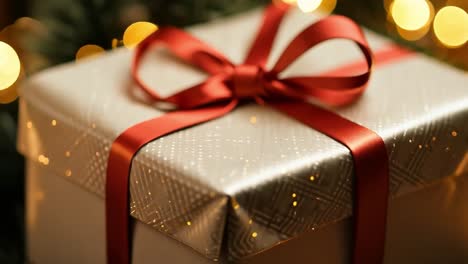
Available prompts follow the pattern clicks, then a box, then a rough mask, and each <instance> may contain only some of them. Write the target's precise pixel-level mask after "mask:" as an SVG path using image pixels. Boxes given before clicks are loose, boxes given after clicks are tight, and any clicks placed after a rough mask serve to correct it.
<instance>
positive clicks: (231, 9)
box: [0, 0, 468, 264]
mask: <svg viewBox="0 0 468 264" xmlns="http://www.w3.org/2000/svg"><path fill="white" fill-rule="evenodd" d="M275 1H283V2H287V3H290V4H293V5H297V6H298V8H300V9H301V10H302V11H303V12H321V13H323V14H324V15H327V14H330V13H339V14H344V15H347V16H350V17H352V18H353V19H355V20H356V21H358V22H359V23H361V24H363V25H364V26H366V27H368V28H370V29H372V30H375V31H377V32H380V33H382V34H384V35H387V36H388V37H390V38H392V39H394V40H395V41H397V42H398V43H400V44H402V45H405V46H409V47H411V48H413V49H416V50H418V51H420V52H424V53H426V54H428V55H429V56H433V57H435V58H436V59H438V60H440V61H442V62H444V63H447V64H450V65H451V66H452V67H458V68H460V69H462V70H464V71H466V70H468V45H467V44H466V42H467V40H468V15H467V13H466V11H467V10H468V1H467V0H354V1H344V0H343V1H341V0H275ZM270 2H271V0H197V1H193V0H0V201H1V202H2V204H3V206H2V209H1V210H2V211H1V213H0V263H2V264H3V263H5V264H9V263H24V262H25V260H24V229H23V219H24V213H23V208H24V206H23V202H24V198H23V196H24V191H23V188H24V180H23V160H22V158H21V156H20V155H19V154H18V153H17V152H16V146H15V144H16V143H15V142H16V122H17V108H18V94H17V88H18V85H19V84H20V83H21V80H23V79H24V78H26V77H27V76H29V75H31V74H34V73H35V72H37V71H40V70H42V69H45V68H47V67H53V66H54V65H57V64H60V63H65V62H69V61H74V60H80V59H83V58H85V57H88V56H100V55H102V54H104V53H105V52H107V51H108V50H112V49H114V48H118V47H120V46H127V47H129V46H132V45H135V44H137V43H138V42H139V41H141V40H142V39H143V38H144V37H145V36H147V35H148V34H150V33H152V32H153V31H155V30H157V29H158V26H161V25H165V24H172V25H177V26H181V27H183V26H187V25H191V24H196V23H201V22H205V21H209V20H213V19H216V18H218V17H221V16H227V15H231V14H234V13H238V12H242V11H245V10H248V9H251V8H254V7H257V6H260V5H265V4H267V3H270ZM445 88H446V87H441V89H445ZM467 89H468V87H467Z"/></svg>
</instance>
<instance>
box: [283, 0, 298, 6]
mask: <svg viewBox="0 0 468 264" xmlns="http://www.w3.org/2000/svg"><path fill="white" fill-rule="evenodd" d="M282 1H283V3H286V4H290V5H293V4H295V3H296V2H297V0H282Z"/></svg>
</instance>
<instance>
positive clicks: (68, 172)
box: [65, 169, 72, 177]
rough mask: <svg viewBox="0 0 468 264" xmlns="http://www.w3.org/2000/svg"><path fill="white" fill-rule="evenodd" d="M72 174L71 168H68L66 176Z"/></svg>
mask: <svg viewBox="0 0 468 264" xmlns="http://www.w3.org/2000/svg"><path fill="white" fill-rule="evenodd" d="M71 175H72V171H71V170H69V169H68V170H66V171H65V176H67V177H70V176H71Z"/></svg>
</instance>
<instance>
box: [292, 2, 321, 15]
mask: <svg viewBox="0 0 468 264" xmlns="http://www.w3.org/2000/svg"><path fill="white" fill-rule="evenodd" d="M321 3H322V0H297V6H298V7H299V9H301V11H302V12H304V13H310V12H313V11H315V10H316V9H317V8H318V7H319V6H320V4H321Z"/></svg>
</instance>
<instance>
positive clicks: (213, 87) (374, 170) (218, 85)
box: [106, 5, 408, 264]
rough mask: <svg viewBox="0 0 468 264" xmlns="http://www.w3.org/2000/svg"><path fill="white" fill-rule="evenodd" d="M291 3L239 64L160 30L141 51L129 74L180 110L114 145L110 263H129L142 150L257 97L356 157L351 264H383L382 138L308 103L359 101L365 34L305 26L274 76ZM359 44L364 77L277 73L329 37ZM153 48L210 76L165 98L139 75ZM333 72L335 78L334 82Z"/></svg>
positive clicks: (267, 20) (392, 52)
mask: <svg viewBox="0 0 468 264" xmlns="http://www.w3.org/2000/svg"><path fill="white" fill-rule="evenodd" d="M287 10H288V6H287V5H271V6H270V7H268V8H267V9H266V11H265V14H264V18H263V23H262V26H261V28H260V31H259V33H258V35H257V38H256V39H255V41H254V43H253V46H252V48H251V49H250V52H249V53H248V56H247V58H246V60H245V62H244V64H241V65H234V64H233V63H231V62H230V61H229V60H228V59H227V58H225V57H224V56H223V55H222V54H221V53H220V52H218V51H216V50H215V49H213V48H211V47H210V46H208V45H207V44H205V43H203V42H201V41H199V40H197V39H196V38H194V37H192V36H190V35H188V34H187V33H185V32H184V31H181V30H179V29H176V28H172V27H168V28H162V29H160V30H158V31H156V32H155V33H154V34H152V35H150V36H149V37H148V38H147V39H145V40H144V41H143V42H142V43H141V44H140V45H139V46H138V48H137V50H136V55H135V58H134V62H133V67H132V75H133V77H134V79H135V81H136V83H137V84H138V86H139V87H140V88H141V89H142V90H143V91H144V92H145V93H146V94H147V95H148V96H149V97H150V98H152V99H153V100H154V101H156V102H167V103H172V104H174V105H175V106H177V108H178V110H176V111H173V112H169V113H167V114H165V115H163V116H160V117H157V118H154V119H151V120H147V121H144V122H142V123H139V124H137V125H135V126H133V127H130V128H129V129H127V130H126V131H125V132H123V133H122V134H121V135H120V136H119V137H118V138H117V139H116V140H115V141H114V143H113V144H112V147H111V151H110V156H109V160H108V167H107V179H106V231H107V262H108V263H109V264H128V263H130V258H131V255H130V252H131V248H130V231H129V175H130V169H131V163H132V159H133V157H134V156H135V154H136V153H137V152H138V151H139V149H141V148H142V147H143V146H144V145H145V144H147V143H149V142H151V141H153V140H155V139H157V138H159V137H161V136H164V135H167V134H170V133H173V132H175V131H178V130H181V129H184V128H187V127H190V126H194V125H198V124H200V123H203V122H207V121H210V120H213V119H215V118H218V117H221V116H223V115H225V114H227V113H229V112H230V111H232V110H233V109H234V108H235V107H236V106H237V105H238V104H239V102H240V101H245V100H248V99H255V100H256V101H257V102H258V103H261V104H266V105H268V106H270V107H272V108H274V109H276V110H278V111H280V112H283V113H285V114H286V115H288V116H290V117H292V118H295V119H297V120H299V121H300V122H302V123H303V124H305V125H307V126H310V127H311V128H313V129H316V130H318V131H320V132H321V133H324V134H326V135H328V136H330V137H331V138H333V139H335V140H337V141H339V142H341V143H342V144H343V145H345V146H346V147H347V148H349V150H350V151H351V153H352V156H353V159H354V171H355V175H356V180H355V186H356V187H355V189H356V191H355V202H354V213H353V216H354V249H353V263H354V264H378V263H382V260H383V253H384V243H385V226H386V214H387V199H388V157H387V151H386V148H385V144H384V142H383V140H382V139H381V138H380V136H378V135H377V134H376V133H374V132H373V131H371V130H369V129H367V128H365V127H362V126H360V125H358V124H356V123H354V122H352V121H349V120H347V119H344V118H342V117H340V116H339V115H337V114H335V113H333V112H331V111H328V110H325V109H322V108H320V107H318V106H315V105H313V104H310V103H309V101H310V99H315V100H319V101H320V102H322V103H325V104H328V105H334V106H339V105H344V104H349V103H351V102H353V101H355V100H356V99H357V98H358V97H359V96H360V95H361V94H362V93H363V92H364V90H365V87H366V85H367V82H368V80H369V77H370V69H371V67H372V65H373V63H374V60H373V57H372V53H371V50H370V48H369V45H368V43H367V41H366V39H365V37H364V35H363V32H362V31H361V29H360V28H359V26H358V25H357V24H355V23H354V22H353V21H352V20H350V19H348V18H346V17H343V16H330V17H327V18H325V19H322V20H320V21H319V22H317V23H315V24H313V25H311V26H309V27H307V28H306V29H305V30H304V31H302V32H301V33H300V34H299V35H298V36H297V37H296V38H294V39H293V40H292V42H291V43H290V44H289V46H288V47H287V48H286V50H285V51H284V52H283V54H282V55H281V56H280V57H279V59H278V61H277V63H276V64H275V66H274V67H273V68H272V69H271V70H267V69H265V65H266V62H267V59H268V56H269V54H270V51H271V48H272V46H273V42H274V38H275V36H276V34H277V31H278V28H279V26H280V23H281V21H282V19H283V17H284V15H285V13H286V11H287ZM337 38H340V39H348V40H351V41H353V42H355V43H356V44H357V45H358V47H359V48H360V50H361V52H362V53H363V55H364V57H365V63H364V66H366V67H365V68H366V70H365V72H364V73H362V74H359V75H354V76H347V75H348V74H349V72H350V70H352V71H354V70H356V69H357V68H361V67H360V66H363V63H357V64H354V65H348V66H346V67H343V68H340V69H337V70H334V71H332V72H329V73H328V74H326V75H320V76H300V77H289V78H279V77H278V75H279V73H281V72H282V71H283V70H285V69H286V68H287V67H288V66H289V65H291V64H292V63H293V62H294V61H295V60H296V59H298V58H299V57H300V56H301V55H302V54H304V53H305V52H306V51H307V50H309V49H311V48H312V47H314V46H315V45H317V44H320V43H321V42H324V41H326V40H329V39H337ZM155 45H164V46H165V47H167V48H168V49H169V50H170V51H171V52H172V53H173V54H174V55H175V56H177V57H178V58H180V59H181V60H183V61H185V62H186V63H189V64H192V65H194V66H196V67H198V68H200V69H202V70H204V71H205V72H207V73H208V74H209V75H210V76H209V77H208V78H207V80H206V81H204V82H202V83H200V84H197V85H195V86H192V87H190V88H188V89H185V90H183V91H181V92H179V93H176V94H174V95H172V96H169V97H167V98H162V97H161V96H159V95H158V94H157V93H156V92H155V91H154V90H153V89H151V88H149V87H148V86H146V85H145V84H144V83H143V81H142V79H141V78H140V77H139V74H138V67H139V64H140V62H141V59H142V57H143V55H144V54H145V53H146V52H147V51H148V49H149V48H150V47H152V46H155ZM405 54H408V52H407V51H405V50H402V49H399V48H396V47H391V48H390V49H388V50H385V51H383V52H380V53H378V54H375V55H376V58H377V62H380V63H382V62H386V61H389V60H393V59H396V58H399V57H401V56H403V55H405ZM331 74H333V76H331Z"/></svg>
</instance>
